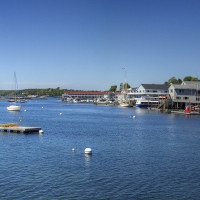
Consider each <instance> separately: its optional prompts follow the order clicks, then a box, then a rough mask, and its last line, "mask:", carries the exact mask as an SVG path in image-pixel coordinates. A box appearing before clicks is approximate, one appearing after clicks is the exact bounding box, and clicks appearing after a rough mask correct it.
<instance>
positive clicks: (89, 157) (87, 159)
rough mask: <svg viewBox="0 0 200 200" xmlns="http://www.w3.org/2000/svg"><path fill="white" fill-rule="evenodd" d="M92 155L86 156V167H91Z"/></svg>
mask: <svg viewBox="0 0 200 200" xmlns="http://www.w3.org/2000/svg"><path fill="white" fill-rule="evenodd" d="M91 159H92V154H85V166H90V163H91Z"/></svg>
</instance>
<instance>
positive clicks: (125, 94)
mask: <svg viewBox="0 0 200 200" xmlns="http://www.w3.org/2000/svg"><path fill="white" fill-rule="evenodd" d="M122 69H124V71H125V82H124V84H123V89H122V93H123V99H122V100H121V102H120V104H119V105H120V106H121V107H133V105H131V104H130V103H128V101H127V82H126V68H122Z"/></svg>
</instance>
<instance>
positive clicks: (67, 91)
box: [65, 90, 108, 95]
mask: <svg viewBox="0 0 200 200" xmlns="http://www.w3.org/2000/svg"><path fill="white" fill-rule="evenodd" d="M65 94H69V95H70V94H73V95H76V94H79V95H86V94H87V95H105V94H108V93H107V92H95V91H71V90H66V91H65Z"/></svg>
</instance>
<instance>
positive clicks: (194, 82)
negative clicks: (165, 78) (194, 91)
mask: <svg viewBox="0 0 200 200" xmlns="http://www.w3.org/2000/svg"><path fill="white" fill-rule="evenodd" d="M193 84H195V85H197V84H200V82H198V81H183V82H182V84H181V85H193Z"/></svg>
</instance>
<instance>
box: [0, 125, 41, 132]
mask: <svg viewBox="0 0 200 200" xmlns="http://www.w3.org/2000/svg"><path fill="white" fill-rule="evenodd" d="M40 130H41V128H40V127H26V126H18V124H0V131H1V132H11V133H39V132H40Z"/></svg>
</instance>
